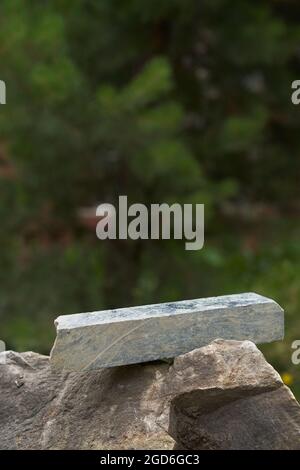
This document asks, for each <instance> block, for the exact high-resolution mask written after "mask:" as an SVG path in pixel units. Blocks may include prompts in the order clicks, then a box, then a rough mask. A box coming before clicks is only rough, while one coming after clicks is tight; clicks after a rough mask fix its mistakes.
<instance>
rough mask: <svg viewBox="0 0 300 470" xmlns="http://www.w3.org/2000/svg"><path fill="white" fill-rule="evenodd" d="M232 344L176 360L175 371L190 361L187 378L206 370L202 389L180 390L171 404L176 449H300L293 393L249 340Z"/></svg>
mask: <svg viewBox="0 0 300 470" xmlns="http://www.w3.org/2000/svg"><path fill="white" fill-rule="evenodd" d="M233 343H236V342H220V341H216V342H213V343H211V344H210V345H209V346H207V347H206V348H202V349H199V350H195V351H192V352H191V353H188V354H185V355H184V356H181V357H179V358H178V359H176V360H175V362H174V366H173V369H174V370H176V369H178V370H179V371H182V370H183V371H187V370H188V368H189V365H191V382H192V380H193V375H194V374H195V372H196V373H198V374H199V373H203V372H205V370H208V371H209V376H208V377H207V378H206V380H205V379H204V380H203V384H202V386H201V387H200V388H198V389H196V388H194V389H192V387H190V390H189V391H187V392H184V393H180V392H179V393H178V395H177V396H176V397H175V398H174V399H173V400H172V402H171V409H170V420H169V433H170V435H172V437H173V438H174V439H175V440H176V442H177V445H176V448H180V449H187V450H189V449H191V450H204V449H211V450H212V449H226V450H227V449H228V450H229V449H232V450H248V449H249V450H258V449H263V450H271V449H274V450H281V449H285V450H288V449H290V450H291V449H300V406H299V404H298V402H297V401H296V399H295V397H294V396H293V394H292V393H291V391H290V390H289V389H288V388H287V387H286V386H285V385H284V384H283V383H282V381H281V378H280V376H279V375H278V374H277V372H276V371H275V370H274V369H273V368H272V367H271V366H270V365H269V364H268V363H267V362H266V361H265V359H264V358H263V355H262V354H261V353H260V352H259V351H258V350H257V349H256V347H255V346H254V345H253V344H252V343H250V342H247V341H245V342H241V343H239V345H237V344H236V345H233ZM221 345H222V347H221V348H220V346H221ZM233 346H234V347H233ZM205 359H207V364H206V366H205V363H204V361H205ZM192 364H193V365H195V364H198V368H199V369H198V370H197V369H196V368H195V366H193V365H192ZM209 364H210V365H209ZM186 380H187V376H186V372H185V381H186ZM204 383H205V386H204Z"/></svg>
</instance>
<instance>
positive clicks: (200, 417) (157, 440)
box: [0, 340, 300, 450]
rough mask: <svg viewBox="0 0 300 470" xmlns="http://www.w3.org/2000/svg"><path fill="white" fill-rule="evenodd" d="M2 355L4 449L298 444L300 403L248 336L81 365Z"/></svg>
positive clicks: (0, 409)
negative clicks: (170, 356) (163, 357)
mask: <svg viewBox="0 0 300 470" xmlns="http://www.w3.org/2000/svg"><path fill="white" fill-rule="evenodd" d="M0 356H1V358H0V392H1V393H0V422H1V428H0V448H1V449H109V450H110V449H172V448H173V447H174V444H175V441H176V443H177V444H176V446H177V447H180V448H185V449H202V448H209V449H210V448H212V449H215V448H218V449H220V448H222V449H227V448H230V449H231V448H278V449H281V448H284V449H287V448H288V449H291V448H299V442H300V432H299V430H300V407H299V405H298V403H297V402H296V400H295V398H294V397H293V395H292V394H291V392H290V391H289V390H288V389H287V387H285V386H284V384H283V383H282V381H281V379H280V376H279V375H278V373H277V372H276V371H275V370H274V369H273V368H272V366H271V365H269V364H268V363H267V362H266V361H265V359H264V357H263V355H262V353H261V352H260V351H259V350H258V349H257V347H256V346H255V345H254V344H253V343H251V342H250V341H242V342H240V341H225V340H216V341H214V342H212V343H211V344H210V345H208V346H204V347H202V348H200V349H196V350H194V351H191V352H189V353H186V354H183V355H182V356H179V357H177V358H176V359H175V360H174V363H173V364H172V365H169V364H168V363H166V362H153V363H147V364H143V365H141V364H139V365H130V366H120V367H114V368H109V369H102V370H95V371H85V372H80V373H75V372H72V373H63V372H59V371H57V370H55V369H52V368H51V366H50V363H49V358H48V357H46V356H41V355H39V354H36V353H32V352H26V353H21V354H20V353H15V352H12V351H7V352H2V353H0ZM170 435H171V436H172V437H170Z"/></svg>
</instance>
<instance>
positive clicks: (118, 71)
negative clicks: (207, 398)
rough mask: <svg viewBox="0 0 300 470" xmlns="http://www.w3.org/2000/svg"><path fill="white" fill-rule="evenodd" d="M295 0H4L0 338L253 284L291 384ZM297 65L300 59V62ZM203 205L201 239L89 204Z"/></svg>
mask: <svg viewBox="0 0 300 470" xmlns="http://www.w3.org/2000/svg"><path fill="white" fill-rule="evenodd" d="M299 19H300V6H299V4H298V3H297V2H295V1H294V2H293V1H291V2H285V1H283V0H276V1H275V0H274V1H271V0H269V1H267V0H264V1H259V2H258V1H253V0H239V1H236V2H234V4H233V3H232V2H230V1H229V0H203V1H202V2H199V1H197V0H186V1H184V2H183V1H180V0H160V1H157V0H152V1H151V2H147V1H141V0H128V1H127V2H124V1H121V0H101V1H100V2H99V1H97V0H73V1H72V2H69V1H66V0H60V1H58V0H53V1H46V0H45V1H43V2H41V1H40V0H31V1H30V2H26V1H25V0H2V1H1V5H0V44H1V48H0V59H1V68H0V73H1V76H0V78H1V79H2V80H5V81H6V83H7V105H6V106H1V108H0V129H1V135H0V184H1V202H0V217H1V232H0V241H1V248H2V249H1V252H0V321H1V339H3V340H5V341H6V342H7V345H8V346H9V347H11V348H14V349H17V350H23V349H35V350H38V351H40V352H44V353H48V352H49V348H50V347H51V343H52V341H53V337H54V328H53V327H51V324H52V321H53V320H54V318H55V317H56V316H57V315H59V314H62V313H75V312H79V311H88V310H96V309H102V308H109V307H117V306H118V307H121V306H126V305H132V304H140V303H150V302H159V301H164V300H176V299H183V298H189V297H190V298H191V297H201V296H208V295H221V294H225V293H234V292H241V291H248V290H254V291H257V292H259V293H261V294H265V295H268V296H270V297H272V298H274V299H276V300H278V301H279V302H280V303H281V305H282V306H284V307H285V309H286V318H287V335H286V339H285V341H284V342H279V343H277V344H275V345H271V346H267V347H265V348H264V351H265V352H266V354H267V356H268V358H269V359H270V360H271V361H272V362H273V363H274V365H275V366H276V367H277V368H278V369H279V371H280V372H282V373H284V372H288V373H290V374H291V375H292V377H293V380H294V388H295V390H296V392H297V393H299V395H300V379H299V368H298V370H297V367H295V366H293V365H292V364H291V359H290V357H291V349H290V346H291V342H292V340H294V339H300V319H299V313H298V308H300V300H299V299H300V249H299V243H298V240H299V229H300V227H299V223H298V220H297V218H298V215H299V210H300V205H299V174H300V159H299V158H298V154H299V151H300V142H299V130H300V121H299V119H298V109H297V107H296V106H293V105H292V104H291V99H290V95H291V83H292V81H293V80H294V79H296V78H299V43H300V26H299ZM297 73H298V76H297ZM121 194H125V195H128V198H129V201H132V202H135V201H136V202H143V203H146V204H150V203H151V202H175V201H176V202H181V203H183V202H193V203H197V202H198V203H205V205H206V243H205V247H204V249H203V250H202V251H199V252H187V251H185V250H184V244H183V243H181V242H178V241H150V240H149V241H147V242H145V241H143V242H140V241H136V242H130V241H128V242H127V241H112V242H99V241H98V240H97V239H96V236H95V230H94V226H91V224H89V226H87V224H86V221H83V220H81V218H80V216H79V214H80V209H81V208H82V207H93V206H95V205H97V204H98V203H101V202H113V203H114V202H116V201H117V198H118V196H119V195H121Z"/></svg>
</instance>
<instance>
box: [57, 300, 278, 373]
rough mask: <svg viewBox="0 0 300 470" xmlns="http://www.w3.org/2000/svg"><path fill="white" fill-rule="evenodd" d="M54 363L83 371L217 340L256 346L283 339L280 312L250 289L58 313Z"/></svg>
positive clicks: (172, 353)
mask: <svg viewBox="0 0 300 470" xmlns="http://www.w3.org/2000/svg"><path fill="white" fill-rule="evenodd" d="M55 324H56V328H57V338H56V341H55V344H54V347H53V349H52V352H51V362H52V364H53V366H55V367H57V368H60V369H63V368H64V369H65V370H68V371H69V372H70V371H78V372H80V371H84V370H93V369H100V368H103V367H112V366H119V365H128V364H137V363H139V362H147V361H152V360H157V359H164V358H173V357H176V356H179V354H184V353H186V352H188V351H191V350H193V349H195V348H199V347H201V346H204V345H206V344H209V343H210V342H211V341H212V340H214V339H216V338H224V339H235V340H246V339H248V340H250V341H253V342H254V343H256V344H259V343H269V342H271V341H275V340H279V339H282V337H283V334H284V312H283V310H282V308H281V307H280V306H279V305H278V304H277V303H276V302H274V300H271V299H268V298H266V297H262V296H261V295H258V294H255V293H246V294H236V295H225V296H219V297H210V298H205V299H196V300H186V301H180V302H171V303H162V304H156V305H143V306H140V307H129V308H122V309H116V310H106V311H102V312H91V313H79V314H75V315H63V316H60V317H58V318H57V320H56V321H55Z"/></svg>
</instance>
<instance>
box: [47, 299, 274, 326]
mask: <svg viewBox="0 0 300 470" xmlns="http://www.w3.org/2000/svg"><path fill="white" fill-rule="evenodd" d="M258 304H259V305H261V304H273V305H274V308H276V309H278V310H279V311H282V312H283V309H282V308H281V307H280V305H279V304H277V303H276V302H275V301H274V300H272V299H269V298H268V297H264V296H262V295H259V294H256V293H254V292H247V293H243V294H232V295H222V296H217V297H207V298H200V299H193V300H182V301H178V302H166V303H159V304H150V305H141V306H138V307H125V308H117V309H112V310H102V311H95V312H86V313H75V314H72V315H61V316H59V317H58V318H57V319H56V320H55V325H56V328H57V330H63V329H68V330H69V329H72V328H79V327H80V328H82V327H84V326H93V325H102V324H103V325H105V324H108V323H119V322H123V321H124V322H125V321H134V320H147V319H150V318H155V317H169V316H172V315H182V314H185V313H196V312H199V313H201V312H204V311H205V312H209V311H215V310H222V309H231V308H238V307H248V306H249V307H251V306H253V307H255V306H256V305H258ZM245 314H247V312H246V311H245Z"/></svg>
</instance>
